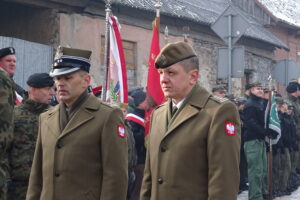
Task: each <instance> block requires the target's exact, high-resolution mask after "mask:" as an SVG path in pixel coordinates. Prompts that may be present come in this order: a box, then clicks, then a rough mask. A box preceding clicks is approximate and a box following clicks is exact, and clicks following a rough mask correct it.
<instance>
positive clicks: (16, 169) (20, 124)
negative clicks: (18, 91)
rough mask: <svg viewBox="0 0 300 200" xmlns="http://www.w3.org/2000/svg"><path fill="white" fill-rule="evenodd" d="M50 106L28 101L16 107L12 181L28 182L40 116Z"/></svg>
mask: <svg viewBox="0 0 300 200" xmlns="http://www.w3.org/2000/svg"><path fill="white" fill-rule="evenodd" d="M47 108H48V104H42V103H37V102H35V101H32V100H30V99H27V100H25V101H23V102H22V104H19V105H18V106H16V107H15V110H14V132H13V139H12V143H11V146H10V149H9V155H10V157H9V162H10V176H11V179H12V181H13V182H14V181H26V183H27V181H28V179H29V174H30V168H31V164H32V160H33V155H34V150H35V143H36V139H37V135H38V120H39V115H40V114H41V113H42V112H45V111H46V110H47Z"/></svg>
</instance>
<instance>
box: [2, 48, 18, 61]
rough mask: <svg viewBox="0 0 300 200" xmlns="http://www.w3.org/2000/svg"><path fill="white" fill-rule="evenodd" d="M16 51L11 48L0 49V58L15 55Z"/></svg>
mask: <svg viewBox="0 0 300 200" xmlns="http://www.w3.org/2000/svg"><path fill="white" fill-rule="evenodd" d="M15 54H16V51H15V49H14V48H13V47H6V48H3V49H0V58H3V57H4V56H7V55H15Z"/></svg>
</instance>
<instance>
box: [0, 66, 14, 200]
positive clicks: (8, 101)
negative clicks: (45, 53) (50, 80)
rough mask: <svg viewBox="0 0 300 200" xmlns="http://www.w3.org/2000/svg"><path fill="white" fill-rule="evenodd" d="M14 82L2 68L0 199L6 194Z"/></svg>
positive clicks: (0, 73)
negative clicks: (7, 152)
mask: <svg viewBox="0 0 300 200" xmlns="http://www.w3.org/2000/svg"><path fill="white" fill-rule="evenodd" d="M14 100H15V93H14V82H13V80H12V79H11V78H10V77H9V76H8V74H7V72H5V71H4V70H2V69H1V68H0V199H5V196H6V179H7V177H8V157H7V154H6V151H7V147H8V144H9V140H10V138H11V135H12V132H13V109H14Z"/></svg>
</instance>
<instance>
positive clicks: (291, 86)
mask: <svg viewBox="0 0 300 200" xmlns="http://www.w3.org/2000/svg"><path fill="white" fill-rule="evenodd" d="M297 90H299V84H298V83H297V82H290V83H289V84H288V86H287V87H286V91H287V92H288V93H294V92H296V91H297Z"/></svg>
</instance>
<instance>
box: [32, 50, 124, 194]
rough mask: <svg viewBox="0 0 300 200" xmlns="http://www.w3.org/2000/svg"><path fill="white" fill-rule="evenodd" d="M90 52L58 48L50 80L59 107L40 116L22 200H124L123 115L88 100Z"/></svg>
mask: <svg viewBox="0 0 300 200" xmlns="http://www.w3.org/2000/svg"><path fill="white" fill-rule="evenodd" d="M90 55H91V52H90V51H85V50H79V49H71V48H64V47H60V48H59V49H58V54H57V56H58V57H56V59H55V61H54V64H53V68H52V70H51V72H50V76H52V77H54V80H55V85H56V88H57V92H58V98H59V99H60V101H61V103H60V104H58V105H57V106H56V107H54V108H53V109H51V110H49V111H48V112H46V113H43V114H42V115H41V116H40V120H39V122H40V126H39V133H38V138H37V144H36V149H35V155H34V160H33V165H32V169H31V174H30V179H29V187H28V192H27V196H26V199H27V200H54V199H55V200H83V199H101V200H125V199H126V192H127V184H128V177H127V171H128V147H127V139H126V132H125V127H124V124H123V114H122V111H121V110H120V109H119V108H112V107H111V106H108V105H106V104H104V103H102V102H101V101H100V100H99V99H98V98H97V97H95V96H94V95H91V94H88V92H87V87H88V85H89V84H90V79H91V76H90V75H89V68H90V60H89V58H90Z"/></svg>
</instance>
